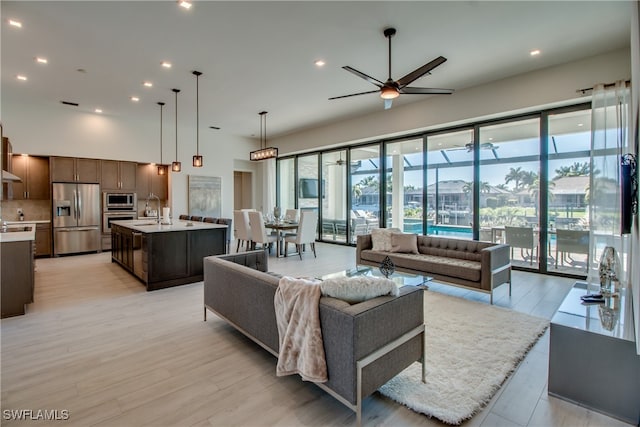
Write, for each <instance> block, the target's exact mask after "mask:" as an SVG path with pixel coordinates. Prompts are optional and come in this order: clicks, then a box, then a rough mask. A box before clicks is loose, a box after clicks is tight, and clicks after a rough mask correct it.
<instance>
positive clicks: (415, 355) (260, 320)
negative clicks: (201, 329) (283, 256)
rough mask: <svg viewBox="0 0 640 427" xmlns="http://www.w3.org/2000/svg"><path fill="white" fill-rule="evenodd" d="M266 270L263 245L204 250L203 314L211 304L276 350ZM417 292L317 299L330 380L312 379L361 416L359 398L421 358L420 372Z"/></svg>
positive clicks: (273, 278)
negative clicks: (352, 301) (238, 249)
mask: <svg viewBox="0 0 640 427" xmlns="http://www.w3.org/2000/svg"><path fill="white" fill-rule="evenodd" d="M267 271H268V256H267V255H266V253H265V252H264V251H261V250H259V251H249V252H243V253H239V254H229V255H220V256H211V257H207V258H204V318H205V320H206V319H207V310H210V311H212V312H214V313H215V314H217V315H218V316H219V317H220V318H222V319H224V320H226V321H227V322H228V323H229V324H231V325H232V326H234V327H235V328H236V329H237V330H239V331H240V332H242V333H243V334H245V335H246V336H247V337H249V338H251V339H252V340H253V341H255V342H256V343H258V344H259V345H261V346H262V347H263V348H265V349H266V350H267V351H269V352H270V353H272V354H274V355H275V356H276V357H277V356H278V348H279V344H278V329H277V326H276V315H275V309H274V304H273V299H274V295H275V291H276V288H277V286H278V281H279V276H278V275H276V274H273V273H268V272H267ZM422 293H423V290H422V288H419V287H412V286H405V287H402V288H401V289H400V293H399V296H397V297H392V296H383V297H377V298H373V299H370V300H367V301H364V302H361V303H357V304H353V305H350V304H348V303H347V302H345V301H342V300H339V299H335V298H330V297H322V298H321V300H320V323H321V328H322V336H323V341H324V350H325V356H326V362H327V373H328V381H327V382H326V383H316V384H317V385H318V386H319V387H321V388H322V389H324V390H325V391H327V392H328V393H329V394H331V395H332V396H333V397H335V398H336V399H338V400H339V401H340V402H342V403H343V404H345V405H347V406H348V407H349V408H351V409H352V410H353V411H355V412H356V415H357V419H358V424H360V422H361V412H362V400H363V398H365V397H366V396H368V395H370V394H371V393H373V392H374V391H375V390H376V389H378V388H379V387H380V386H381V385H383V384H384V383H386V382H387V381H388V380H390V379H391V378H393V377H394V376H395V375H397V374H398V373H400V372H401V371H402V370H404V369H405V368H407V367H408V366H409V365H411V364H412V363H413V362H415V361H419V360H422V361H423V372H424V349H425V340H424V331H425V329H424V303H423V294H422ZM275 368H276V365H275V364H274V366H273V369H274V372H273V373H274V375H275Z"/></svg>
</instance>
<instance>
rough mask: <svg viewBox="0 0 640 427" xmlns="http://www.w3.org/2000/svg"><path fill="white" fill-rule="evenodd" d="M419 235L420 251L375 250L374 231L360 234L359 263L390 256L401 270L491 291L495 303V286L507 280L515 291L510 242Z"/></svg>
mask: <svg viewBox="0 0 640 427" xmlns="http://www.w3.org/2000/svg"><path fill="white" fill-rule="evenodd" d="M416 238H417V249H418V253H417V254H415V253H400V252H391V251H377V250H373V241H372V238H371V234H366V235H361V236H358V240H357V244H356V263H357V264H364V265H375V266H379V265H380V264H381V263H382V261H383V260H384V258H385V257H386V256H389V258H390V259H391V261H393V263H394V264H395V268H396V269H398V270H401V271H406V272H408V273H414V274H422V275H429V276H431V277H433V279H434V280H437V281H439V282H444V283H449V284H453V285H457V286H463V287H466V288H469V289H473V290H476V291H480V292H485V293H489V294H490V295H491V296H490V301H491V304H493V290H494V289H495V288H497V287H498V286H500V285H501V284H503V283H509V295H511V260H510V257H509V246H508V245H501V244H495V243H489V242H480V241H476V240H463V239H455V238H446V237H433V236H421V235H418V236H417V237H416Z"/></svg>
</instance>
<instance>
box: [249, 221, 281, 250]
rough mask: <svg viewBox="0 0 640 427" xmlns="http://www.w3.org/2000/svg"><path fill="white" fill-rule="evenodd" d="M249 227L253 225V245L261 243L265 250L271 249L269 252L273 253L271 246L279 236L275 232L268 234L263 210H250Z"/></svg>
mask: <svg viewBox="0 0 640 427" xmlns="http://www.w3.org/2000/svg"><path fill="white" fill-rule="evenodd" d="M249 227H251V242H252V247H253V246H254V245H255V244H256V243H260V244H261V245H262V247H263V248H264V249H265V250H267V249H269V253H271V247H272V246H273V243H274V242H275V241H276V240H277V239H278V237H277V236H274V235H273V234H267V228H266V227H265V226H264V217H263V216H262V212H258V211H252V212H249Z"/></svg>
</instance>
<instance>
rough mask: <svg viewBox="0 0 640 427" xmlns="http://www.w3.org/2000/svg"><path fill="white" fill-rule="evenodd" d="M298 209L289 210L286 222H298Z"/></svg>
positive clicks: (285, 216)
mask: <svg viewBox="0 0 640 427" xmlns="http://www.w3.org/2000/svg"><path fill="white" fill-rule="evenodd" d="M298 212H299V211H298V209H287V210H286V212H285V214H284V220H285V221H289V222H298V217H299V215H298Z"/></svg>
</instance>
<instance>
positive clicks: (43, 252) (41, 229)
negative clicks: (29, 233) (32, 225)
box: [35, 223, 51, 257]
mask: <svg viewBox="0 0 640 427" xmlns="http://www.w3.org/2000/svg"><path fill="white" fill-rule="evenodd" d="M35 245H36V256H37V257H45V256H51V224H43V223H38V224H36V242H35Z"/></svg>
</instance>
